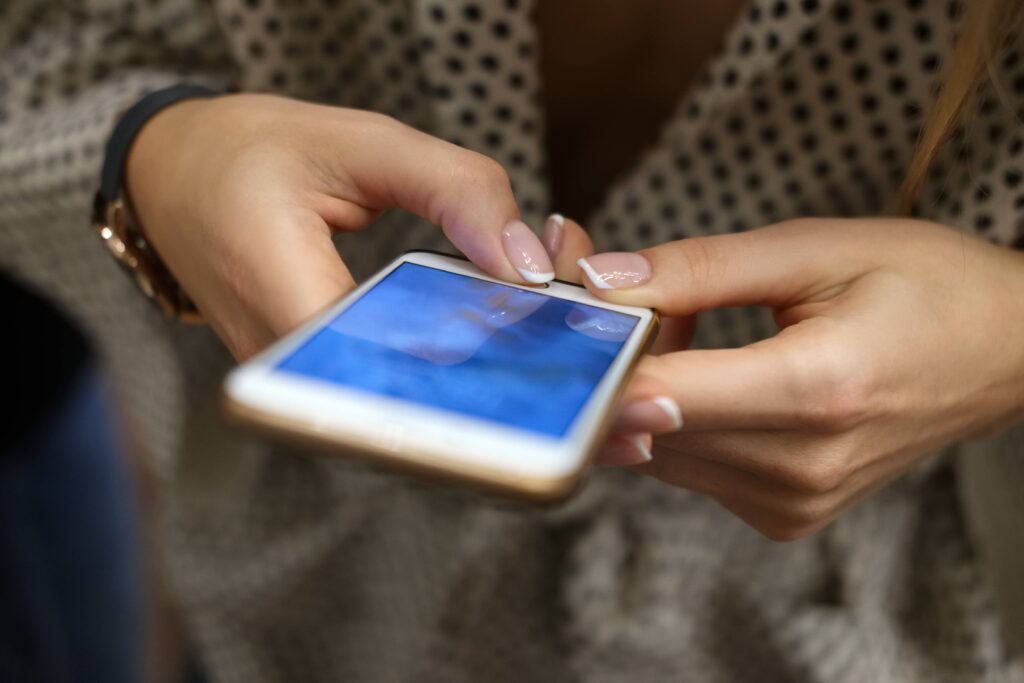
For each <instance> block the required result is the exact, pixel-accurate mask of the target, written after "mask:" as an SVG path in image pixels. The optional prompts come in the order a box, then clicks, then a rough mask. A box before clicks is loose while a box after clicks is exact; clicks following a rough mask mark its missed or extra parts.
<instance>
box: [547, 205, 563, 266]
mask: <svg viewBox="0 0 1024 683" xmlns="http://www.w3.org/2000/svg"><path fill="white" fill-rule="evenodd" d="M564 233H565V216H563V215H562V214H560V213H553V214H551V215H550V216H548V219H547V220H546V221H544V248H545V249H547V250H548V256H550V257H551V258H555V257H556V256H558V252H559V251H561V250H562V235H563V234H564Z"/></svg>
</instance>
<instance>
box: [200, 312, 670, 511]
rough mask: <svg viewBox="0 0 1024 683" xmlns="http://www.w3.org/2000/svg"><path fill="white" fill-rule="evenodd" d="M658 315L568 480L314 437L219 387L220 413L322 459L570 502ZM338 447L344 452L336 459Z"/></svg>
mask: <svg viewBox="0 0 1024 683" xmlns="http://www.w3.org/2000/svg"><path fill="white" fill-rule="evenodd" d="M660 324H661V323H660V318H659V316H658V313H657V312H654V314H653V315H652V316H651V320H650V322H649V323H648V325H647V330H646V332H645V333H644V338H643V339H642V340H641V342H640V345H639V346H638V347H637V352H636V353H635V354H634V355H633V358H631V359H630V362H629V366H628V367H627V368H626V371H625V372H624V373H623V374H622V378H621V380H620V381H619V384H618V386H617V387H616V388H615V392H614V394H613V395H612V398H611V400H610V401H608V405H607V407H606V408H605V410H604V414H603V415H602V416H601V422H600V426H599V427H598V428H597V429H596V430H594V436H593V437H592V439H591V440H590V442H589V443H588V444H587V445H586V456H585V457H584V458H583V459H582V460H581V461H580V466H579V467H578V468H576V469H575V470H574V471H573V472H571V473H570V474H567V475H564V476H562V477H556V478H551V479H545V478H537V477H521V476H515V475H510V474H506V473H498V472H495V471H493V470H491V469H488V468H486V467H480V466H474V465H471V464H469V463H466V462H462V461H458V460H453V459H451V458H449V457H447V456H445V455H444V454H443V453H434V452H430V451H402V452H396V451H393V450H390V449H387V448H383V447H381V446H379V445H377V444H374V443H372V442H371V441H369V440H366V439H364V438H360V437H353V436H352V435H351V434H339V433H327V432H323V431H318V430H317V429H315V428H314V427H313V426H312V425H310V424H309V423H307V422H304V421H302V420H299V419H292V418H287V417H282V416H281V415H278V414H275V413H271V412H269V411H264V410H260V409H258V408H254V407H252V406H249V405H245V404H243V403H239V402H238V401H236V400H235V399H234V398H233V397H232V396H231V395H230V394H228V392H227V390H226V389H225V388H224V386H223V384H222V386H221V391H220V401H219V402H220V405H221V412H222V413H223V414H224V415H226V416H227V418H228V422H229V424H233V425H234V426H236V427H243V428H246V429H250V430H252V431H254V432H257V433H259V434H260V435H262V436H265V437H267V438H269V439H272V440H274V441H277V442H280V443H283V444H286V445H289V446H294V447H299V448H310V449H313V450H316V451H319V452H320V453H322V454H324V455H330V456H331V457H335V458H341V459H345V460H358V461H362V462H365V463H368V464H371V465H373V464H381V465H383V466H385V467H386V468H387V469H388V470H391V471H394V472H398V473H400V474H404V475H408V476H412V477H414V478H416V479H425V480H427V481H430V482H433V483H438V484H449V485H451V484H453V485H457V486H466V487H469V488H472V489H474V490H476V491H478V492H481V493H484V494H488V495H496V496H499V497H501V498H511V499H514V500H517V501H528V502H532V503H557V502H560V501H563V500H565V499H567V498H568V497H570V496H571V495H572V494H573V493H574V492H575V491H576V490H577V489H578V488H580V486H581V484H582V481H583V474H584V473H585V472H586V470H587V468H588V465H590V463H591V462H592V460H593V458H594V456H595V454H596V453H597V449H598V446H600V445H601V444H602V443H603V442H604V440H605V437H606V436H607V435H608V434H609V433H610V432H611V427H612V418H613V416H614V411H615V408H616V407H617V405H618V402H619V399H620V398H621V397H622V394H623V392H624V391H625V388H626V384H627V382H628V381H629V378H630V377H631V376H632V374H633V372H634V371H635V370H636V366H637V365H638V364H639V362H640V359H641V358H642V357H643V356H644V354H645V353H646V352H647V351H648V350H649V349H650V347H651V344H653V343H654V339H655V337H656V336H657V332H658V329H659V328H660ZM339 447H344V448H345V452H344V453H339V452H338V449H339Z"/></svg>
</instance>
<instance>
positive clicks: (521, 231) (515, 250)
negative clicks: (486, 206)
mask: <svg viewBox="0 0 1024 683" xmlns="http://www.w3.org/2000/svg"><path fill="white" fill-rule="evenodd" d="M501 243H502V246H503V247H504V248H505V255H506V256H508V260H509V261H511V262H512V265H513V266H515V269H516V270H518V271H519V274H520V275H522V276H523V279H524V280H526V281H527V282H532V283H533V284H540V283H542V282H548V281H549V280H553V279H554V278H555V267H554V266H553V265H551V259H550V258H548V253H547V252H546V251H545V250H544V245H543V244H541V242H540V240H539V239H538V238H537V235H535V234H534V233H533V230H530V228H529V226H528V225H526V223H524V222H522V221H521V220H518V219H516V220H513V221H509V223H508V224H507V225H506V226H505V227H504V229H503V230H502V231H501Z"/></svg>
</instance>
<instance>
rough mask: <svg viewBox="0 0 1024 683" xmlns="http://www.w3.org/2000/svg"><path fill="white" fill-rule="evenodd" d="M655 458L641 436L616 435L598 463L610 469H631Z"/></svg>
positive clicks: (600, 456) (603, 451)
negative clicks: (632, 466)
mask: <svg viewBox="0 0 1024 683" xmlns="http://www.w3.org/2000/svg"><path fill="white" fill-rule="evenodd" d="M653 458H654V456H652V455H651V449H649V448H648V447H647V444H645V443H644V441H643V439H642V438H641V437H640V435H639V434H615V435H614V436H612V438H611V439H609V440H608V443H607V444H605V446H604V448H603V449H601V453H600V455H599V456H598V463H599V464H601V465H606V466H608V467H629V466H631V465H642V464H643V463H645V462H650V461H651V460H652V459H653Z"/></svg>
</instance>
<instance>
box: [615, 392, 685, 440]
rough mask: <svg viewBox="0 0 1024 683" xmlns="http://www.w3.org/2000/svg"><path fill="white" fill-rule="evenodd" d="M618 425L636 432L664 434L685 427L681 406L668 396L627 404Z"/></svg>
mask: <svg viewBox="0 0 1024 683" xmlns="http://www.w3.org/2000/svg"><path fill="white" fill-rule="evenodd" d="M618 425H619V426H621V427H622V428H623V429H627V430H629V431H635V432H653V433H655V434H664V433H666V432H674V431H677V430H679V429H682V427H683V415H682V413H681V412H680V411H679V405H678V404H677V403H676V402H675V401H673V400H672V399H671V398H669V397H668V396H655V397H653V398H645V399H642V400H639V401H632V402H631V403H627V404H626V405H625V406H624V407H623V408H622V412H621V413H619V419H618Z"/></svg>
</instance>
